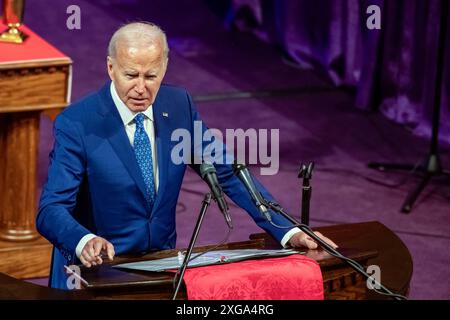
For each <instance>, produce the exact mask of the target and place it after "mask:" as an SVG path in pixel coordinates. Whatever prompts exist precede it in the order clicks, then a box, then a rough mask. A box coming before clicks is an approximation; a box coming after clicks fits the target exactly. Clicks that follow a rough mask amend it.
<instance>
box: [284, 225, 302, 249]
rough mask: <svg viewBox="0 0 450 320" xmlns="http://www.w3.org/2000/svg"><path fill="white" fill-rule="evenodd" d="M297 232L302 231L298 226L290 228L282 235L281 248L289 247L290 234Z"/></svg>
mask: <svg viewBox="0 0 450 320" xmlns="http://www.w3.org/2000/svg"><path fill="white" fill-rule="evenodd" d="M298 232H302V231H301V230H300V229H299V228H297V227H296V228H292V229H291V230H289V231H288V232H286V234H285V235H284V237H283V239H281V246H282V247H283V248H287V247H289V240H291V238H292V236H293V235H294V234H296V233H298Z"/></svg>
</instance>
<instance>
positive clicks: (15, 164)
mask: <svg viewBox="0 0 450 320" xmlns="http://www.w3.org/2000/svg"><path fill="white" fill-rule="evenodd" d="M21 28H22V29H23V30H24V31H25V32H26V33H27V34H28V35H29V37H28V38H27V40H26V41H25V43H23V44H10V43H0V152H1V155H0V272H3V273H6V274H9V275H11V276H14V277H17V278H30V277H42V276H47V275H48V272H49V264H50V254H51V248H52V247H51V245H50V244H49V243H48V242H47V241H46V240H44V239H43V238H42V237H40V236H39V234H38V233H37V231H36V228H35V219H36V212H37V194H36V191H37V157H38V145H39V122H40V116H41V113H42V112H44V113H46V114H47V115H49V116H50V117H51V118H54V117H55V116H56V114H57V113H58V112H59V111H60V110H61V109H62V108H64V107H66V106H67V104H68V102H69V100H70V88H71V64H72V61H71V59H70V58H69V57H67V56H65V55H64V54H63V53H61V52H60V51H58V50H57V49H55V48H54V47H53V46H51V45H50V44H48V43H47V42H46V41H45V40H43V39H42V38H40V37H39V36H38V35H36V34H35V33H34V32H32V31H31V30H30V29H28V28H27V27H25V26H22V27H21ZM4 29H6V26H4V25H2V24H0V30H4Z"/></svg>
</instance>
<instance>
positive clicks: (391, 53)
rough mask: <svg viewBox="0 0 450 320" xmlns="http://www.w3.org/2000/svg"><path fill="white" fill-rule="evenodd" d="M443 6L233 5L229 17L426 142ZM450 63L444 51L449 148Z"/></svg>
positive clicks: (265, 0)
mask: <svg viewBox="0 0 450 320" xmlns="http://www.w3.org/2000/svg"><path fill="white" fill-rule="evenodd" d="M442 1H448V0H396V1H392V0H391V1H389V0H372V1H365V0H341V1H335V0H314V1H312V0H292V1H291V0H285V1H277V0H233V1H232V6H231V7H232V8H231V11H230V13H231V14H230V15H229V17H230V20H232V22H233V23H234V24H235V25H237V26H238V27H239V28H240V29H243V30H250V31H252V32H254V33H255V34H256V35H257V36H259V37H260V38H261V39H263V40H265V41H268V42H271V43H274V44H276V45H277V46H280V47H281V48H282V49H283V51H284V52H285V53H286V54H287V55H288V56H289V57H290V58H291V59H293V60H294V61H295V62H296V63H297V64H298V65H299V66H301V67H302V68H312V67H315V68H320V69H322V70H323V69H324V70H325V71H326V72H327V74H328V76H329V77H330V78H331V79H332V81H333V82H334V83H335V84H336V85H345V86H347V85H350V86H353V87H355V88H356V99H355V105H356V107H358V108H361V109H365V110H374V109H378V110H380V111H381V112H382V113H383V114H384V115H386V116H387V117H388V118H389V119H392V120H394V121H396V122H398V123H401V124H405V125H407V126H408V127H410V128H412V129H413V131H414V133H415V134H418V135H421V136H426V137H429V136H430V135H431V118H432V109H433V99H434V88H435V72H436V70H437V67H438V66H437V63H436V60H437V53H438V34H439V27H440V12H441V7H442ZM373 4H375V5H378V6H379V7H380V9H381V17H382V25H381V30H369V29H368V28H367V27H366V20H367V18H368V17H369V16H370V14H368V13H366V10H367V7H368V6H370V5H373ZM447 16H448V13H447ZM449 29H450V28H449V25H447V37H446V43H450V41H449V40H450V30H449ZM449 60H450V48H448V46H447V48H446V50H445V59H444V66H442V68H443V72H444V73H443V83H442V96H441V123H440V140H441V141H442V142H443V141H445V142H446V143H448V144H450V106H449V103H448V101H449V100H448V93H449V92H450V85H449V84H448V82H449V81H448V80H449V76H450V64H449Z"/></svg>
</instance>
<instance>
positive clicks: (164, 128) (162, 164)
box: [152, 96, 170, 211]
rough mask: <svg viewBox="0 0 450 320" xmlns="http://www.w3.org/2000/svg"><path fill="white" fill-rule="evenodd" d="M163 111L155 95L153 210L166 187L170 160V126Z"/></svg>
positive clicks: (162, 104)
mask: <svg viewBox="0 0 450 320" xmlns="http://www.w3.org/2000/svg"><path fill="white" fill-rule="evenodd" d="M165 112H166V110H165V105H164V103H163V102H162V101H161V100H160V99H158V96H157V97H156V99H155V102H154V103H153V119H154V121H155V123H154V125H155V136H156V143H153V141H152V147H153V146H155V145H156V148H157V149H156V150H157V158H158V170H159V186H158V192H157V195H156V199H155V203H154V205H153V211H154V210H156V208H157V207H158V205H159V203H160V202H161V198H162V195H163V193H164V189H165V188H166V185H167V174H168V173H167V171H168V164H169V161H170V130H169V129H170V126H169V119H168V117H163V115H162V114H163V113H165Z"/></svg>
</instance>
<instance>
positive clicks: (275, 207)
mask: <svg viewBox="0 0 450 320" xmlns="http://www.w3.org/2000/svg"><path fill="white" fill-rule="evenodd" d="M263 200H264V202H265V203H264V205H265V206H267V207H269V208H270V209H272V210H274V211H276V212H277V213H279V214H281V215H282V216H283V217H285V218H286V219H288V220H289V221H290V222H292V223H293V224H294V225H295V226H296V227H298V228H299V229H300V230H302V231H303V232H304V233H306V234H307V235H308V236H310V237H311V238H313V239H314V240H315V241H316V242H317V243H318V244H319V245H320V246H321V247H322V248H323V249H324V250H325V251H326V252H328V253H330V254H331V255H332V256H334V257H338V258H339V259H341V260H343V261H345V262H346V263H347V264H348V265H350V266H351V267H352V268H353V269H354V270H356V271H357V272H358V273H360V274H361V275H363V276H364V277H365V278H366V279H369V278H370V279H371V280H372V281H373V283H375V285H377V286H379V288H380V289H382V290H383V291H384V292H385V293H387V294H388V295H391V296H392V297H394V298H395V299H396V300H404V299H406V298H405V297H403V296H401V295H398V294H395V293H393V292H392V291H390V290H389V289H388V288H386V287H385V286H383V285H382V284H381V283H379V282H378V281H376V280H375V279H373V278H371V275H369V274H368V273H367V272H366V271H365V270H364V269H363V268H362V267H361V266H360V265H359V264H357V263H356V262H355V261H353V260H350V259H348V258H346V257H345V256H343V255H342V254H341V253H339V252H338V251H337V250H336V249H334V248H333V247H332V246H330V245H329V244H328V243H326V242H325V241H324V240H322V239H321V238H319V237H318V236H317V235H316V234H315V233H314V232H313V231H312V230H311V229H310V228H309V227H308V226H307V225H305V224H303V223H299V222H298V221H297V220H295V219H294V218H292V217H291V216H290V215H289V214H288V213H286V212H284V210H283V208H282V207H281V206H280V205H279V204H278V203H275V202H272V201H267V200H266V199H264V198H263Z"/></svg>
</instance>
